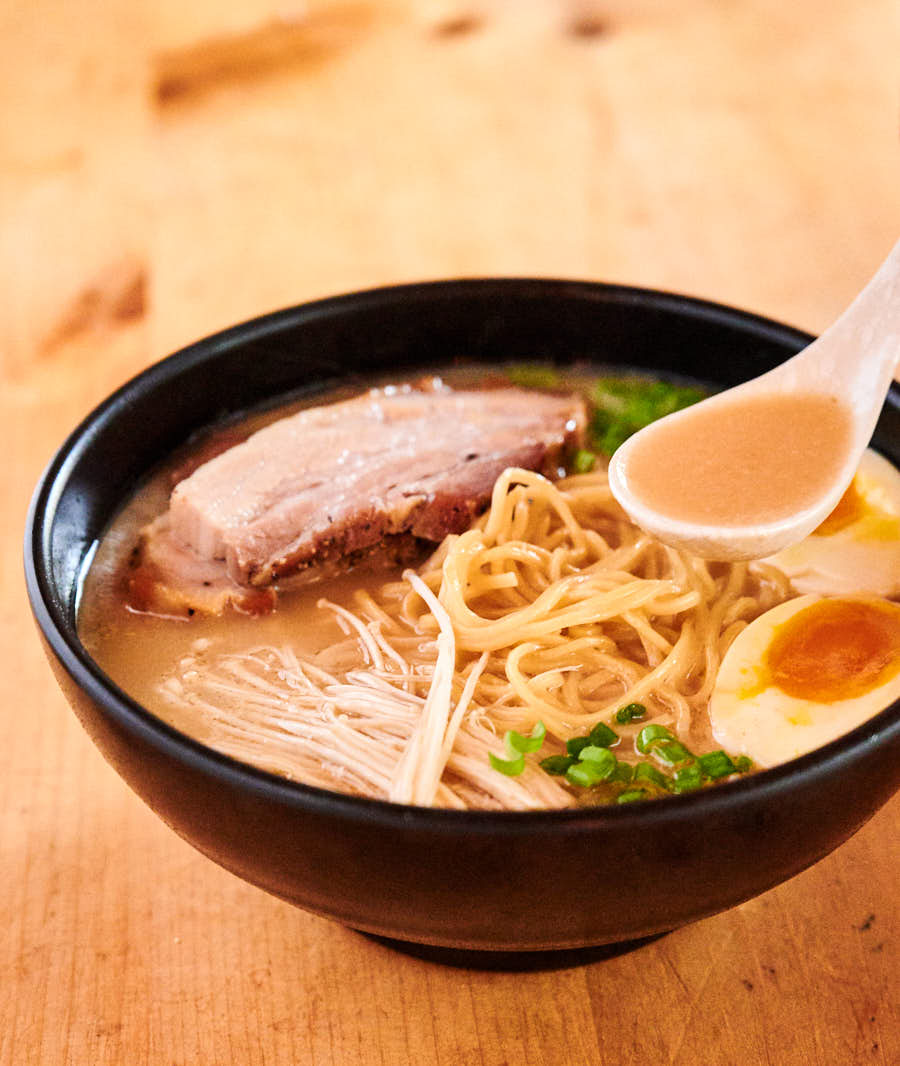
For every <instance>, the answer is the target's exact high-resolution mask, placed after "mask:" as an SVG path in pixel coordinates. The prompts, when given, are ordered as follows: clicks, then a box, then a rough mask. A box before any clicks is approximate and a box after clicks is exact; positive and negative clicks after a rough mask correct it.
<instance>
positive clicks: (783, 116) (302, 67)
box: [0, 0, 900, 1066]
mask: <svg viewBox="0 0 900 1066" xmlns="http://www.w3.org/2000/svg"><path fill="white" fill-rule="evenodd" d="M290 2H291V0H289V4H290ZM0 58H2V71H3V73H2V75H0V108H2V115H3V122H2V133H0V291H2V293H3V311H2V313H0V380H2V392H0V426H2V434H3V437H2V439H3V446H4V451H5V458H4V461H3V463H2V473H0V493H2V495H0V501H2V514H3V519H4V520H3V523H2V526H0V538H2V551H0V596H2V598H0V656H2V669H0V695H2V700H0V707H2V711H0V771H2V772H0V1064H2V1066H8V1064H14V1066H20V1064H31V1063H52V1064H57V1063H78V1064H91V1066H99V1064H117V1066H119V1064H122V1066H138V1064H142V1063H153V1064H157V1063H158V1064H166V1066H176V1064H177V1066H182V1064H184V1066H187V1064H191V1066H193V1064H207V1063H211V1064H212V1063H214V1064H224V1063H235V1064H240V1066H253V1064H265V1066H271V1064H279V1063H315V1064H340V1066H347V1064H357V1063H359V1064H373V1063H381V1064H394V1063H416V1064H420V1063H421V1064H426V1066H427V1064H431V1063H442V1064H470V1063H471V1064H488V1063H490V1064H497V1066H499V1064H501V1063H514V1062H515V1063H528V1064H542V1063H548V1064H549V1063H562V1062H565V1063H568V1064H570V1066H575V1064H581V1063H585V1064H589V1063H590V1064H594V1063H602V1064H607V1063H608V1064H628V1063H641V1064H644V1063H654V1064H657V1063H679V1064H684V1066H690V1064H694V1063H704V1064H710V1063H712V1064H717V1063H728V1064H731V1063H741V1064H745V1063H746V1064H756V1063H772V1064H777V1066H785V1064H795V1063H797V1064H808V1063H815V1064H823V1066H836V1064H844V1063H848V1064H857V1063H880V1064H884V1066H888V1064H896V1063H898V1062H900V981H898V977H897V973H898V962H900V959H898V926H900V902H898V901H900V891H898V881H900V879H898V874H900V862H898V829H900V798H897V799H895V800H894V801H893V802H892V803H891V804H889V805H888V806H887V807H886V808H884V809H883V810H882V811H881V813H880V814H879V815H878V816H877V817H876V818H874V819H873V820H872V821H871V822H870V823H869V824H868V825H867V826H866V827H865V828H864V829H863V830H862V831H861V832H859V833H858V834H857V835H856V836H855V837H854V838H853V839H852V840H850V841H849V842H848V843H846V844H845V845H844V846H843V847H841V848H840V849H839V850H838V851H837V852H836V853H834V854H833V855H831V856H830V857H828V858H827V859H825V860H823V861H822V862H820V863H819V864H818V865H816V866H815V867H813V868H812V869H810V870H808V871H806V872H805V873H803V874H801V875H800V876H798V877H796V878H794V879H793V880H792V881H790V882H789V883H787V884H784V885H782V886H780V887H778V888H776V889H774V890H773V891H771V892H768V893H767V894H765V895H763V896H761V897H760V898H758V899H755V900H752V901H750V902H748V903H746V904H744V905H743V906H740V907H738V908H736V909H734V910H732V911H730V912H728V913H725V914H722V915H719V916H717V917H714V918H710V919H708V920H706V921H702V922H699V923H697V924H695V925H693V926H690V927H687V928H684V929H681V930H679V931H677V932H673V933H671V934H670V935H668V936H665V937H663V938H661V939H659V940H656V941H655V942H653V943H650V944H647V945H644V946H642V947H640V948H638V949H636V950H634V951H631V952H628V953H625V954H620V955H618V956H612V957H609V958H599V957H598V958H594V959H592V960H590V961H588V962H584V963H582V964H580V965H571V966H563V965H558V966H556V967H555V968H550V969H543V970H541V969H539V970H535V971H532V972H525V973H515V972H479V971H476V970H467V969H461V968H453V967H448V966H442V965H438V964H436V963H434V962H429V961H424V960H421V959H417V958H413V957H409V956H407V955H403V954H400V953H398V952H396V951H395V950H393V949H392V948H390V947H388V946H386V945H384V944H382V943H380V942H378V941H375V940H372V939H369V938H366V937H364V936H361V935H359V934H357V933H354V932H352V931H350V930H347V929H344V928H341V927H339V926H337V925H334V924H332V923H329V922H327V921H324V920H322V919H320V918H317V917H313V916H311V915H308V914H305V913H303V912H302V911H299V910H296V909H294V908H292V907H290V906H288V905H287V904H285V903H282V902H279V901H278V900H275V899H272V898H270V897H268V896H267V895H265V894H264V893H262V892H261V891H259V890H257V889H255V888H252V887H250V886H249V885H246V884H244V883H243V882H241V881H239V880H237V879H236V878H235V877H233V876H231V875H230V874H227V873H225V872H224V871H222V870H220V869H219V868H218V867H216V866H215V865H213V864H212V863H211V862H209V861H208V860H207V859H205V858H203V857H201V856H200V855H199V854H198V853H196V852H195V851H193V850H192V849H191V848H190V847H189V846H188V845H187V844H185V843H183V842H182V841H181V840H180V839H179V838H177V837H176V836H175V835H174V834H173V833H172V832H171V831H170V830H168V829H167V828H166V827H165V826H164V825H163V824H162V823H161V822H160V821H159V820H158V819H157V818H156V817H155V816H154V815H153V814H152V813H151V812H150V811H149V810H148V809H146V808H145V807H144V806H143V805H142V804H141V802H140V801H138V800H137V799H136V798H135V797H134V796H133V795H132V794H131V793H130V792H129V790H128V789H127V788H126V786H125V785H124V784H123V783H122V782H121V781H120V780H119V778H118V777H117V776H116V775H115V774H114V773H113V771H112V770H111V769H109V768H108V767H107V766H106V764H105V763H104V762H103V761H102V759H101V757H100V756H99V754H98V753H97V752H96V750H95V749H94V748H93V747H92V745H91V743H90V742H89V740H88V739H87V737H86V735H85V734H84V733H83V731H82V730H81V728H80V726H79V725H78V723H77V721H76V719H75V717H74V715H73V714H72V713H71V712H70V711H69V709H68V708H67V706H66V704H65V702H64V700H63V698H62V696H61V694H60V693H59V691H58V690H57V688H56V685H55V683H54V681H53V679H52V677H51V674H50V671H49V669H48V667H47V665H46V663H45V661H44V659H43V656H42V653H41V650H40V648H39V645H38V641H37V638H36V636H35V632H34V628H33V625H32V623H31V621H30V618H29V612H28V607H27V604H26V598H25V593H24V588H23V582H22V577H21V569H22V567H21V549H20V544H21V536H22V527H23V523H24V518H25V510H26V506H27V501H28V497H29V494H30V492H31V489H32V487H33V485H34V483H35V482H36V480H37V478H38V475H39V473H40V471H41V469H42V467H43V466H44V464H45V463H46V462H47V461H48V459H49V458H50V456H51V454H52V452H53V450H54V448H55V447H56V446H57V445H58V444H59V443H60V442H61V440H62V438H63V436H64V435H65V434H66V432H67V431H68V430H69V429H70V428H71V427H73V426H74V425H75V423H76V422H77V421H78V420H79V419H80V418H81V417H82V416H83V415H84V414H85V413H86V412H87V411H88V410H90V409H91V407H92V406H93V405H94V404H96V403H97V402H98V401H99V400H100V399H102V398H103V397H104V395H105V394H106V393H108V392H109V391H110V390H111V389H112V388H113V387H115V386H116V385H118V384H120V383H121V382H122V381H124V380H125V379H127V378H128V377H130V376H131V375H132V374H134V373H135V372H137V371H138V370H140V369H142V368H143V367H145V366H147V365H148V364H149V363H151V362H153V361H154V360H156V359H158V358H160V357H161V356H163V355H165V354H167V353H168V352H170V351H172V350H173V349H175V348H176V347H178V346H180V345H182V344H184V343H187V342H189V341H191V340H193V339H196V338H197V337H199V336H201V335H203V334H206V333H208V332H210V331H212V330H215V329H218V328H220V327H223V326H226V325H229V324H231V323H233V322H236V321H238V320H240V319H242V318H245V317H248V316H251V315H255V314H258V313H260V312H263V311H266V310H269V309H272V308H276V307H279V306H283V305H286V304H291V303H296V302H299V301H302V300H305V299H307V298H310V297H315V296H319V295H324V294H330V293H335V292H339V291H343V290H348V289H353V288H359V287H366V286H371V285H375V284H381V283H385V282H392V281H398V280H412V279H421V278H435V277H446V276H462V275H482V274H529V275H547V276H565V277H579V278H591V279H605V280H613V281H623V282H629V283H637V284H641V285H648V286H658V287H664V288H670V289H674V290H679V291H682V292H688V293H692V294H698V295H702V296H705V297H709V298H712V299H716V300H721V301H726V302H730V303H734V304H737V305H739V306H742V307H745V308H749V309H752V310H755V311H759V312H761V313H764V314H769V315H771V316H773V317H776V318H780V319H783V320H786V321H788V322H790V323H792V324H794V325H797V326H800V327H804V328H807V329H811V330H818V329H820V328H822V327H823V326H824V325H826V324H827V323H828V322H829V321H830V320H831V318H832V317H833V316H834V315H835V314H836V313H837V312H838V311H839V310H840V309H841V308H842V307H843V306H844V305H845V304H846V302H847V301H848V300H849V298H850V297H851V296H852V294H853V293H854V292H855V291H856V290H857V289H858V288H859V287H860V286H861V285H862V284H863V282H864V281H865V280H866V279H867V277H868V276H869V274H870V273H871V272H872V271H873V270H874V268H875V267H876V265H877V264H878V262H879V261H880V260H881V258H882V257H883V256H884V255H885V254H886V253H887V251H888V250H889V248H890V247H891V245H892V244H893V243H894V241H895V240H896V239H897V236H898V234H900V205H898V191H900V180H898V179H900V148H898V136H897V133H898V111H900V62H898V61H900V8H898V6H897V4H896V2H895V0H835V2H833V3H828V4H822V3H821V2H819V0H793V2H787V3H786V2H784V0H729V2H727V3H726V2H724V0H681V2H680V3H678V4H673V3H671V2H670V0H632V2H626V0H597V2H596V3H592V2H589V0H577V2H576V0H569V2H564V0H555V2H551V0H432V2H424V0H420V2H413V0H386V2H380V3H377V2H374V0H372V2H366V0H360V2H354V0H346V2H341V3H339V2H334V0H331V2H325V0H312V2H310V3H306V4H304V3H303V2H302V0H296V2H295V6H294V7H293V8H291V7H290V6H285V4H284V3H276V2H274V0H236V2H233V3H230V4H224V5H223V4H221V3H213V2H212V0H202V2H195V3H193V4H186V3H183V2H178V0H162V2H158V3H155V4H151V3H134V2H132V3H126V2H119V3H115V2H109V0H107V2H102V0H82V3H80V4H77V5H76V4H70V5H61V4H58V3H54V2H52V0H32V2H30V3H28V4H13V3H8V4H5V5H3V8H2V11H0ZM834 801H835V802H836V803H839V802H841V797H840V796H835V797H834Z"/></svg>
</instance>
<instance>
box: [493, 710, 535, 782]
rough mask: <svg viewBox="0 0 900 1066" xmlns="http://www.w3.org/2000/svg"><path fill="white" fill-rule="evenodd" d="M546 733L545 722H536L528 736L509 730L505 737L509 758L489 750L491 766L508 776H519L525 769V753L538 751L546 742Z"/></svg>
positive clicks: (504, 741)
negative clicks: (503, 757) (501, 756)
mask: <svg viewBox="0 0 900 1066" xmlns="http://www.w3.org/2000/svg"><path fill="white" fill-rule="evenodd" d="M546 735H547V730H546V729H545V728H544V723H543V722H536V723H535V726H534V728H533V729H532V730H531V733H530V734H529V735H528V736H527V737H523V736H522V734H521V733H517V732H516V731H515V729H509V730H507V731H506V733H505V734H504V737H503V743H504V745H505V746H506V753H507V755H509V758H508V759H501V758H500V757H499V756H497V755H494V753H493V752H488V757H489V759H490V761H491V766H493V768H494V769H495V770H499V771H500V773H501V774H506V776H507V777H518V776H519V774H520V773H521V772H522V771H523V770H524V769H525V753H526V752H531V751H537V750H538V748H539V747H540V746H541V744H543V743H544V737H545V736H546Z"/></svg>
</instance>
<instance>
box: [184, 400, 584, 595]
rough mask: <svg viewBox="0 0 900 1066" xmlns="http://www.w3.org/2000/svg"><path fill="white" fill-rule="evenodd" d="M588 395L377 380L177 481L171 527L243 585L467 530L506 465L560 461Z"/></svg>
mask: <svg viewBox="0 0 900 1066" xmlns="http://www.w3.org/2000/svg"><path fill="white" fill-rule="evenodd" d="M585 418H586V415H585V409H584V404H583V402H582V401H581V400H580V399H579V398H577V397H572V396H565V397H560V396H551V395H546V394H543V393H538V392H532V391H526V390H524V389H496V390H483V391H459V392H456V391H452V390H449V389H443V388H442V389H438V390H436V391H431V392H423V391H418V390H414V389H412V388H409V387H406V386H404V387H402V388H398V389H385V390H372V391H370V392H369V393H367V394H365V395H363V396H360V397H357V398H355V399H352V400H347V401H344V402H342V403H336V404H331V405H328V406H323V407H314V408H309V409H307V410H303V411H300V412H299V413H297V414H295V415H291V416H289V417H287V418H283V419H281V420H280V421H278V422H274V423H272V424H271V425H269V426H267V427H266V428H264V429H262V430H259V431H258V432H257V433H255V434H253V435H252V436H251V437H250V438H249V439H247V440H246V441H245V442H244V443H242V444H238V445H236V446H235V447H233V448H231V449H229V450H228V451H226V452H225V453H223V454H222V455H219V456H217V457H216V458H214V459H211V460H210V461H209V462H207V463H205V464H204V465H203V466H201V467H200V468H199V469H197V470H196V471H195V472H194V473H193V474H191V475H190V477H188V478H186V479H185V480H184V481H182V482H181V483H180V484H178V485H177V486H176V487H175V489H174V491H173V493H172V498H171V503H170V510H169V527H170V529H171V533H172V535H173V536H174V537H175V538H176V539H177V540H178V541H181V542H182V543H183V544H184V545H186V546H188V547H189V548H190V549H191V550H192V551H193V553H195V554H196V555H197V556H198V557H199V559H201V560H206V561H208V562H213V561H215V560H223V561H224V564H225V569H226V572H227V574H228V577H229V578H230V579H231V580H232V581H233V582H235V583H237V584H238V585H240V586H244V587H246V586H251V585H252V586H263V585H267V584H270V583H271V582H273V581H275V580H277V579H278V578H280V577H282V576H284V575H287V574H291V573H293V572H295V571H297V570H298V569H302V568H305V567H309V566H319V565H321V564H322V563H323V562H326V561H328V560H332V559H334V558H336V557H345V556H349V555H354V554H357V553H364V552H365V551H366V550H367V549H370V548H372V547H374V546H377V545H378V544H379V543H382V542H384V541H385V540H386V539H387V538H392V537H396V536H398V535H402V534H411V535H412V536H413V537H416V538H422V539H424V540H429V541H439V540H441V539H442V538H443V537H444V536H445V535H446V534H447V533H451V532H460V531H461V530H463V529H464V528H466V526H468V524H469V523H470V521H471V519H472V517H473V516H474V515H475V514H477V513H478V512H479V511H481V510H482V509H483V508H484V507H485V505H486V504H487V502H488V501H489V499H490V492H491V488H492V487H493V484H494V481H495V480H496V478H497V477H498V475H499V474H500V473H501V472H502V471H503V470H504V469H505V468H506V467H509V466H521V467H525V468H528V469H531V470H539V469H542V468H545V467H552V466H553V465H555V464H556V463H557V462H558V460H559V457H560V455H561V452H562V451H563V449H564V448H565V447H566V446H570V445H574V444H577V443H578V442H579V441H580V439H581V435H582V432H583V429H584V424H585Z"/></svg>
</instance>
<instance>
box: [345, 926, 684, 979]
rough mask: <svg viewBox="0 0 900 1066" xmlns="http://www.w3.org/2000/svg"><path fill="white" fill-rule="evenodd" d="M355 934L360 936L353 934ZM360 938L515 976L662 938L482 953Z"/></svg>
mask: <svg viewBox="0 0 900 1066" xmlns="http://www.w3.org/2000/svg"><path fill="white" fill-rule="evenodd" d="M357 932H360V931H359V930H357ZM360 935H361V936H365V937H368V938H369V939H370V940H374V941H377V942H378V943H379V944H384V945H385V947H389V948H392V949H393V950H394V951H399V952H401V953H402V954H404V955H411V956H413V957H414V958H417V959H423V960H425V961H426V962H436V963H439V964H440V965H442V966H456V967H459V968H462V969H467V970H498V971H508V972H515V973H524V972H529V971H532V972H537V971H541V970H566V969H569V968H571V967H573V966H584V965H586V964H587V963H591V962H603V961H604V960H605V959H613V958H617V957H618V956H619V955H626V954H628V952H630V951H635V950H636V949H637V948H641V947H643V946H644V945H645V944H650V943H652V942H653V941H654V940H658V939H659V938H660V937H662V936H665V935H666V934H665V933H654V934H653V935H652V936H645V937H639V938H638V939H636V940H623V941H620V942H618V943H616V944H599V945H596V946H594V947H582V948H550V949H547V950H544V951H489V950H488V951H485V950H480V949H476V948H450V947H440V946H438V945H435V944H415V943H412V942H410V941H406V940H395V939H393V938H392V937H387V936H378V935H377V934H375V933H365V932H361V933H360Z"/></svg>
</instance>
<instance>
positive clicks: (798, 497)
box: [627, 393, 852, 526]
mask: <svg viewBox="0 0 900 1066" xmlns="http://www.w3.org/2000/svg"><path fill="white" fill-rule="evenodd" d="M851 434H852V422H851V418H850V412H849V410H848V409H847V407H846V406H845V405H844V404H843V403H842V402H841V401H840V400H838V399H837V397H833V396H826V395H822V394H816V393H808V394H805V395H799V396H796V395H779V394H777V393H772V394H769V395H766V394H754V395H752V396H747V397H745V398H736V399H735V400H734V402H733V403H729V404H715V405H710V407H709V408H706V409H704V407H703V406H702V405H701V406H700V407H697V408H694V409H693V410H692V411H691V414H690V418H685V419H680V418H677V417H675V418H671V419H668V420H666V421H665V422H660V423H659V424H658V426H657V427H654V431H653V432H651V433H646V435H645V436H643V437H642V439H641V440H640V442H639V443H638V442H637V441H636V442H635V447H634V449H633V451H632V453H631V454H630V455H629V457H628V466H627V478H628V485H629V488H630V490H631V492H632V493H633V494H634V496H636V497H638V498H639V499H641V500H642V501H643V502H644V503H645V504H646V506H648V507H651V508H652V509H653V510H654V511H658V512H660V513H662V514H665V515H667V516H668V517H670V518H672V519H675V520H677V521H682V522H695V523H701V524H706V525H717V526H745V525H754V524H757V523H760V524H761V523H767V522H776V521H778V520H779V519H781V518H784V517H787V516H789V515H792V514H795V513H797V512H800V511H802V510H804V509H805V508H806V507H808V506H809V505H811V504H813V503H815V502H816V500H818V499H819V498H820V497H821V495H822V493H823V492H824V491H825V490H826V489H827V488H828V486H829V485H830V484H831V483H832V482H833V481H834V478H835V476H836V475H837V473H838V471H839V469H840V467H841V465H842V464H843V463H844V461H845V459H846V456H847V452H848V449H849V448H850V440H851Z"/></svg>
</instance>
